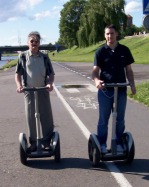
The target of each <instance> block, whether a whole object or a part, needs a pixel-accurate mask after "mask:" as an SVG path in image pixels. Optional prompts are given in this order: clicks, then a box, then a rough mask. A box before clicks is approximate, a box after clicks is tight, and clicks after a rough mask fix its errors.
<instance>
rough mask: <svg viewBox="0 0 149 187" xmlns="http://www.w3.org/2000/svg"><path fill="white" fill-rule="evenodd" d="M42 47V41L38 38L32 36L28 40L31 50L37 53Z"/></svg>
mask: <svg viewBox="0 0 149 187" xmlns="http://www.w3.org/2000/svg"><path fill="white" fill-rule="evenodd" d="M39 45H40V40H39V39H38V38H37V37H36V36H31V37H29V38H28V46H29V49H30V50H31V51H33V52H37V51H38V48H39Z"/></svg>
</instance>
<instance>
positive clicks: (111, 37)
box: [105, 28, 118, 45]
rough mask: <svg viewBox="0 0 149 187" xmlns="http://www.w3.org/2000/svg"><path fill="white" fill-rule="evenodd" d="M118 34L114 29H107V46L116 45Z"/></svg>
mask: <svg viewBox="0 0 149 187" xmlns="http://www.w3.org/2000/svg"><path fill="white" fill-rule="evenodd" d="M117 36H118V33H117V32H116V31H115V29H113V28H110V29H109V28H107V29H105V39H106V41H107V44H109V45H110V44H114V43H115V42H116V41H117Z"/></svg>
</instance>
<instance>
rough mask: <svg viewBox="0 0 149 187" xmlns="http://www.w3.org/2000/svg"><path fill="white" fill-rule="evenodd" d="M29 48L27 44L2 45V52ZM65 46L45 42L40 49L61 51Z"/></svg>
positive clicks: (0, 49)
mask: <svg viewBox="0 0 149 187" xmlns="http://www.w3.org/2000/svg"><path fill="white" fill-rule="evenodd" d="M27 49H28V46H27V45H21V46H0V53H7V52H14V51H25V50H27ZM63 49H64V46H60V45H51V44H44V45H40V47H39V50H48V51H54V50H57V51H60V50H63Z"/></svg>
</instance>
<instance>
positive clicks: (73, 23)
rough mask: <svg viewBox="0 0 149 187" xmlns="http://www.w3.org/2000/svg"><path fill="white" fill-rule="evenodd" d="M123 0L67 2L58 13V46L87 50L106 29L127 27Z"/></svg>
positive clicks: (78, 0)
mask: <svg viewBox="0 0 149 187" xmlns="http://www.w3.org/2000/svg"><path fill="white" fill-rule="evenodd" d="M124 6H125V0H70V1H69V2H67V3H65V4H64V7H63V9H62V10H61V12H60V15H61V17H60V24H59V30H60V38H59V41H58V43H60V44H63V45H65V46H66V47H68V48H71V47H72V46H74V45H77V46H78V47H87V46H90V45H93V44H96V43H97V42H99V41H101V40H103V39H104V28H105V26H106V25H109V24H111V23H112V24H114V25H115V26H116V27H117V28H118V30H120V29H123V30H125V29H126V27H127V15H126V14H125V13H124Z"/></svg>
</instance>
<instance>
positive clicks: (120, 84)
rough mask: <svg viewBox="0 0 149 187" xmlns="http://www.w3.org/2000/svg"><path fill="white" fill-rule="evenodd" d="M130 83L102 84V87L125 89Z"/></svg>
mask: <svg viewBox="0 0 149 187" xmlns="http://www.w3.org/2000/svg"><path fill="white" fill-rule="evenodd" d="M129 85H130V83H127V82H126V83H103V84H102V86H104V87H126V86H129Z"/></svg>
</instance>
